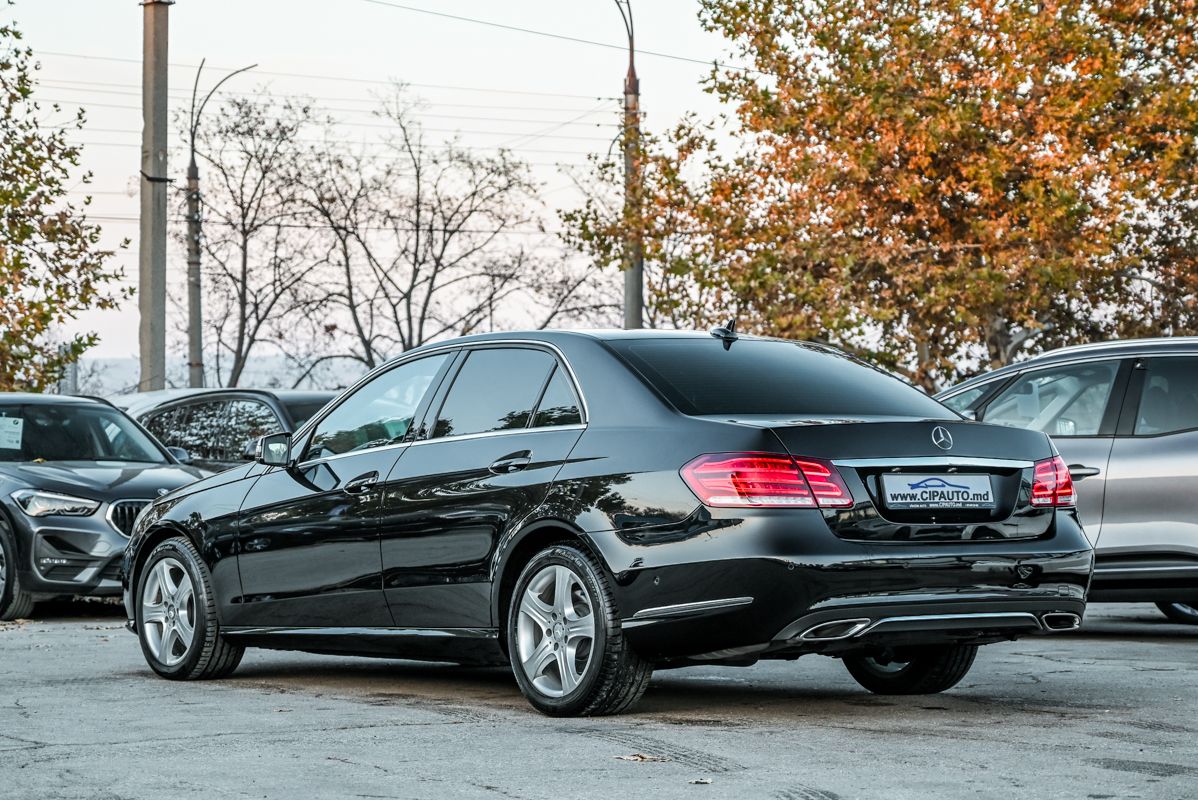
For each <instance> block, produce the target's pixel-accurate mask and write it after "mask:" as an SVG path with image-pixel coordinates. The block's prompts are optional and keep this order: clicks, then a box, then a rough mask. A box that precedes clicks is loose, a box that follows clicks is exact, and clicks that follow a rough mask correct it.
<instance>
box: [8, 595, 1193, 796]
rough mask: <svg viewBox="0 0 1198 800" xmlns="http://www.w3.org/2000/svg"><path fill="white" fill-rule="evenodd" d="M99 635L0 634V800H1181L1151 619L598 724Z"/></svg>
mask: <svg viewBox="0 0 1198 800" xmlns="http://www.w3.org/2000/svg"><path fill="white" fill-rule="evenodd" d="M122 623H123V620H122V618H121V615H120V610H119V608H118V607H116V606H111V605H109V606H103V605H97V604H82V603H72V604H65V605H64V604H60V605H54V606H43V607H41V608H39V610H37V611H35V619H32V620H23V621H18V622H15V623H0V797H2V798H5V800H18V799H19V798H30V799H31V800H33V799H36V800H50V799H51V798H110V799H112V800H115V799H116V798H191V797H205V798H212V797H219V798H236V797H253V798H287V799H291V798H309V797H312V798H333V797H347V798H497V797H499V798H553V800H563V799H569V798H591V797H603V798H613V797H614V798H618V799H619V800H633V799H634V798H638V799H639V798H642V797H644V798H649V797H652V798H655V799H656V798H674V797H679V798H688V799H693V798H703V797H711V798H717V797H719V798H728V797H734V798H738V800H748V799H749V798H776V800H849V799H850V798H869V799H871V800H872V799H873V798H886V800H905V799H906V798H911V799H912V800H914V799H915V798H919V799H920V800H925V799H926V798H954V800H955V799H956V798H1003V799H1004V800H1013V799H1014V800H1033V799H1036V800H1038V799H1039V798H1085V799H1086V800H1113V799H1114V798H1148V799H1149V800H1193V799H1194V798H1198V627H1187V626H1182V625H1174V624H1171V623H1169V622H1167V621H1166V620H1165V619H1164V617H1162V616H1161V615H1160V614H1159V613H1158V612H1157V611H1156V609H1155V608H1153V607H1151V606H1140V605H1135V606H1129V605H1096V606H1093V607H1091V610H1090V613H1089V615H1088V618H1087V621H1086V625H1085V627H1084V629H1083V630H1082V631H1081V632H1079V633H1076V634H1067V635H1057V636H1051V637H1033V638H1028V639H1024V640H1021V641H1018V642H1011V643H1006V644H996V645H990V646H987V647H984V648H983V649H982V650H981V652H980V653H979V655H978V660H977V662H976V664H975V666H974V668H973V671H972V672H971V673H970V674H969V675H968V676H967V677H966V678H965V680H964V681H963V682H962V683H961V685H959V686H958V687H957V688H955V689H953V690H951V691H949V692H947V693H944V694H940V695H930V696H922V697H901V698H895V697H876V696H873V695H870V694H869V693H867V692H865V691H864V690H862V689H860V688H859V687H858V686H857V684H856V683H855V682H853V680H852V679H851V678H850V677H849V676H848V673H847V672H846V671H845V670H844V668H843V666H841V664H840V662H838V661H834V660H832V659H828V658H822V657H819V656H810V657H804V658H802V659H800V660H799V661H796V662H763V663H761V664H758V665H757V666H754V667H750V668H708V667H704V668H693V669H687V670H672V671H663V672H659V673H658V674H657V675H656V676H655V678H654V680H653V683H652V685H651V687H650V689H649V691H648V693H647V694H646V695H645V698H644V700H643V701H642V702H641V703H640V705H639V706H637V707H636V709H635V710H634V711H633V712H632V713H630V714H625V715H623V716H620V717H609V718H600V719H550V718H547V717H543V716H540V715H539V714H537V713H535V712H534V711H532V710H531V709H530V708H529V707H528V705H527V704H526V703H525V702H524V700H523V698H522V697H521V696H520V693H519V691H518V689H517V688H516V684H515V681H514V679H513V678H512V676H511V674H510V673H509V672H508V671H506V670H502V669H474V668H464V667H455V666H445V665H422V664H415V663H412V662H402V661H386V660H369V659H352V658H340V657H328V656H313V655H306V654H298V653H280V652H268V651H250V652H249V653H247V655H246V658H245V660H244V661H243V662H242V665H241V667H240V668H239V669H238V671H237V672H236V673H235V674H234V675H233V676H232V677H231V678H229V679H226V680H222V681H214V682H204V683H173V682H168V681H164V680H161V679H158V678H156V677H155V676H154V675H153V674H152V673H151V672H150V670H149V668H148V667H147V666H146V665H145V662H144V661H143V659H142V656H141V652H140V649H139V648H138V645H137V641H136V639H135V637H134V636H133V635H132V634H129V633H127V632H126V631H125V630H124V628H123V624H122Z"/></svg>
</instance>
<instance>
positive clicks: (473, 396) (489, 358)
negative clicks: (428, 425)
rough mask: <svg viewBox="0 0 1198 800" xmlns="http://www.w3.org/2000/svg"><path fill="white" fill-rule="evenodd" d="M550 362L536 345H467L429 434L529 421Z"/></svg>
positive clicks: (516, 425) (518, 425)
mask: <svg viewBox="0 0 1198 800" xmlns="http://www.w3.org/2000/svg"><path fill="white" fill-rule="evenodd" d="M554 366H555V362H554V359H553V356H551V355H549V354H548V353H545V352H543V351H541V350H528V349H517V348H494V349H491V348H488V349H484V350H474V351H472V352H471V353H470V354H469V355H468V356H467V357H466V363H465V364H463V365H462V368H461V370H460V371H459V372H458V374H457V377H456V378H454V381H453V385H452V386H451V387H450V388H449V394H448V395H446V397H445V402H444V403H443V404H442V406H441V413H439V414H438V415H437V424H436V425H435V426H434V427H433V438H436V437H440V436H464V435H467V434H471V433H487V432H489V431H503V430H511V429H513V428H526V427H528V422H529V418H530V417H531V416H532V412H533V407H534V406H535V405H536V404H537V398H539V397H540V396H541V390H542V389H544V388H545V381H546V379H547V378H548V377H549V371H550V370H551V369H553V368H554Z"/></svg>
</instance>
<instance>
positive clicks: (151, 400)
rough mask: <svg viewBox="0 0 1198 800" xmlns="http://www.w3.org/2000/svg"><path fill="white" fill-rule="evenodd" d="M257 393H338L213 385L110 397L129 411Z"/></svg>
mask: <svg viewBox="0 0 1198 800" xmlns="http://www.w3.org/2000/svg"><path fill="white" fill-rule="evenodd" d="M225 394H257V395H264V396H270V397H275V398H277V399H278V400H279V401H280V402H283V403H287V402H294V401H299V402H303V401H305V400H313V401H316V400H325V401H327V400H330V399H332V398H333V397H334V396H335V395H336V394H337V393H336V392H334V391H326V390H317V389H255V388H242V387H239V386H238V387H212V388H203V389H157V390H154V391H151V392H133V393H130V394H119V395H114V396H113V397H111V398H109V399H110V400H111V402H112V404H113V405H115V406H117V407H119V408H123V409H125V410H126V411H129V412H140V411H145V410H147V409H151V408H155V407H157V406H160V405H164V404H166V403H170V402H174V401H175V400H184V399H186V398H189V397H202V396H204V395H225Z"/></svg>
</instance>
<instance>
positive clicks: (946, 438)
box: [932, 425, 953, 450]
mask: <svg viewBox="0 0 1198 800" xmlns="http://www.w3.org/2000/svg"><path fill="white" fill-rule="evenodd" d="M932 444H934V445H936V446H937V447H939V448H940V449H941V450H952V449H953V435H952V434H951V433H949V432H948V428H946V427H944V426H943V425H937V426H936V427H935V428H932Z"/></svg>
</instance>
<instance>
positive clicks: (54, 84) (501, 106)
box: [38, 77, 617, 114]
mask: <svg viewBox="0 0 1198 800" xmlns="http://www.w3.org/2000/svg"><path fill="white" fill-rule="evenodd" d="M38 85H39V86H49V87H50V88H53V89H63V90H65V91H71V92H83V91H95V92H101V93H103V94H122V95H128V96H131V97H140V96H141V89H140V87H139V86H138V85H137V84H135V83H118V82H114V81H82V80H65V79H58V78H45V77H42V78H40V79H39V80H38ZM80 86H82V87H95V86H111V87H118V88H124V89H129V90H132V91H125V92H117V91H112V90H102V89H92V88H86V89H84V88H76V87H80ZM171 93H172V94H174V95H177V96H178V97H180V98H184V99H186V98H188V97H190V95H189V94H188V93H187V91H186V90H184V89H172V90H171ZM221 95H222V96H224V95H239V96H243V97H260V96H261V95H262V92H261V91H235V90H233V89H224V90H222V91H221ZM303 97H304V98H306V99H312V100H333V101H337V102H343V103H370V104H372V105H374V106H376V107H377V106H378V104H379V102H380V98H378V97H345V96H335V95H312V94H308V93H306V92H305V93H304V94H303ZM588 99H603V100H605V101H606V102H613V103H614V102H617V98H588ZM416 105H417V106H423V105H428V106H434V107H437V108H479V109H492V110H510V111H554V112H560V113H562V114H575V113H578V112H580V111H585V110H586V109H583V108H574V107H569V106H526V105H518V104H512V103H446V102H443V101H440V100H429V99H428V98H427V97H419V98H418V101H417V103H416ZM321 108H325V109H327V110H345V111H353V112H355V113H357V112H359V111H360V110H359V109H336V108H333V107H329V106H321ZM367 110H369V109H367ZM597 113H598V112H597Z"/></svg>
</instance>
